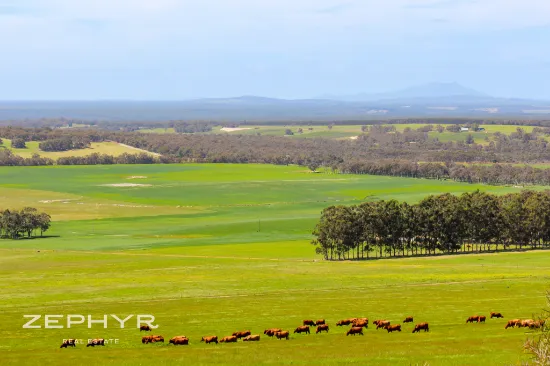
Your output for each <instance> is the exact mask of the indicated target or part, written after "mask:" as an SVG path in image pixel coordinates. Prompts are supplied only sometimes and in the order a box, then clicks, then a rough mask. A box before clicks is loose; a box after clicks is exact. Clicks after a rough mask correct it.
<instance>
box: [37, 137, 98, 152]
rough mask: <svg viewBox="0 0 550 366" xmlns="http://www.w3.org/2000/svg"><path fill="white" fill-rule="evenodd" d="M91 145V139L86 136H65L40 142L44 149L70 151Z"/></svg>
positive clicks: (41, 147)
mask: <svg viewBox="0 0 550 366" xmlns="http://www.w3.org/2000/svg"><path fill="white" fill-rule="evenodd" d="M88 147H90V140H89V139H88V138H86V137H80V138H79V137H73V136H63V137H61V138H56V139H51V140H46V141H43V142H41V143H39V144H38V148H39V149H40V150H42V151H68V150H78V149H86V148H88Z"/></svg>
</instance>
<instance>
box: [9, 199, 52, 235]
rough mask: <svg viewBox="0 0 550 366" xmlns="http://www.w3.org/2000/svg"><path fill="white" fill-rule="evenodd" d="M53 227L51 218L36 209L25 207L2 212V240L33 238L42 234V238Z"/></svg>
mask: <svg viewBox="0 0 550 366" xmlns="http://www.w3.org/2000/svg"><path fill="white" fill-rule="evenodd" d="M50 225H51V217H50V215H48V214H47V213H45V212H39V211H38V210H37V209H36V208H33V207H25V208H24V209H22V210H20V211H18V210H5V211H2V212H0V238H5V239H19V238H23V237H27V238H31V237H33V236H37V233H38V232H40V236H42V235H43V234H44V233H45V232H46V231H47V230H48V229H49V228H50Z"/></svg>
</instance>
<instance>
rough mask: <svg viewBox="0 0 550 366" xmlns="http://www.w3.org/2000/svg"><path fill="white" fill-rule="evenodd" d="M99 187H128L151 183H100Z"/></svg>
mask: <svg viewBox="0 0 550 366" xmlns="http://www.w3.org/2000/svg"><path fill="white" fill-rule="evenodd" d="M100 186H101V187H119V188H128V187H152V184H138V183H113V184H101V185H100Z"/></svg>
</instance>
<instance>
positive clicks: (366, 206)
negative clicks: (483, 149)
mask: <svg viewBox="0 0 550 366" xmlns="http://www.w3.org/2000/svg"><path fill="white" fill-rule="evenodd" d="M313 235H314V236H315V239H314V240H313V241H312V244H313V245H315V246H316V252H317V253H318V254H322V255H323V257H324V259H326V260H345V259H369V258H384V257H396V256H404V257H406V256H416V255H436V254H441V253H443V254H450V253H464V252H469V251H489V250H493V251H499V250H505V249H511V248H514V249H542V248H550V192H548V191H546V192H533V191H523V192H521V193H514V194H507V195H503V196H496V195H493V194H489V193H484V192H480V191H476V192H473V193H464V194H462V195H461V196H454V195H451V194H443V195H439V196H428V197H426V198H424V199H423V200H422V201H420V202H419V203H417V204H414V205H409V204H408V203H406V202H398V201H396V200H390V201H373V202H365V203H362V204H360V205H357V206H331V207H327V208H326V209H324V210H323V211H322V214H321V218H320V221H319V223H318V224H317V225H316V227H315V230H314V231H313Z"/></svg>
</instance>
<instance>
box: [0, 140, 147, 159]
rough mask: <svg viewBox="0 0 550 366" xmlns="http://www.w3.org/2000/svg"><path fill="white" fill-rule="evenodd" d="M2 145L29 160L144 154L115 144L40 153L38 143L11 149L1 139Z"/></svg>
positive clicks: (103, 143)
mask: <svg viewBox="0 0 550 366" xmlns="http://www.w3.org/2000/svg"><path fill="white" fill-rule="evenodd" d="M2 140H3V144H2V145H0V148H6V149H9V150H11V151H12V152H13V153H14V154H16V155H19V156H22V157H24V158H30V157H31V156H32V154H38V155H40V156H43V157H45V158H51V159H57V158H61V157H66V156H86V155H91V154H93V153H99V154H107V155H112V156H119V155H122V154H124V153H128V154H136V153H138V152H146V153H147V151H144V150H136V149H133V148H131V147H128V146H124V145H121V144H119V143H116V142H92V143H91V146H90V148H88V149H79V150H69V151H42V150H40V149H39V148H38V144H39V142H38V141H31V142H27V148H26V149H14V148H12V147H11V140H9V139H4V138H3V139H2Z"/></svg>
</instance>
